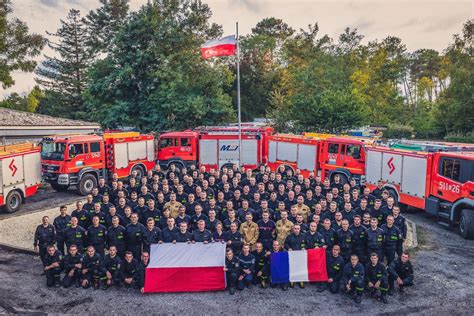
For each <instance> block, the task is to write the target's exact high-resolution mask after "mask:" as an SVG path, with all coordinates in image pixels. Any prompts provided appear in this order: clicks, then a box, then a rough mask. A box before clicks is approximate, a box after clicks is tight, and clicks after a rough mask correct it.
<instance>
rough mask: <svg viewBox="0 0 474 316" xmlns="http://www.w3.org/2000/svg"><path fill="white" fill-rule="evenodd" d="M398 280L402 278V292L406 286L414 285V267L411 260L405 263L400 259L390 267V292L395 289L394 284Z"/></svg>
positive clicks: (394, 261)
mask: <svg viewBox="0 0 474 316" xmlns="http://www.w3.org/2000/svg"><path fill="white" fill-rule="evenodd" d="M397 278H400V279H402V281H403V285H401V286H400V289H401V290H402V289H403V287H405V286H412V285H413V279H414V276H413V266H412V264H411V262H410V260H408V261H407V262H406V263H403V262H402V260H401V259H400V258H397V259H395V260H393V261H392V263H390V265H389V266H388V283H389V287H390V290H393V289H394V283H395V281H396V280H397Z"/></svg>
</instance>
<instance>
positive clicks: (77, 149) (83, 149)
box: [66, 143, 89, 173]
mask: <svg viewBox="0 0 474 316" xmlns="http://www.w3.org/2000/svg"><path fill="white" fill-rule="evenodd" d="M87 154H89V146H87V144H85V146H84V144H83V143H72V144H69V145H68V159H66V163H67V164H66V168H67V172H68V173H69V172H77V171H79V170H80V169H82V167H84V166H85V165H86V164H87V158H86V155H87Z"/></svg>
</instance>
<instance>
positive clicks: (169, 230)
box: [160, 217, 178, 243]
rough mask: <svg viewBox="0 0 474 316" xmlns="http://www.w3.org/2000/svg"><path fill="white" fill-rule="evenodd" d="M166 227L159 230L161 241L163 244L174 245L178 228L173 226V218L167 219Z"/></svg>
mask: <svg viewBox="0 0 474 316" xmlns="http://www.w3.org/2000/svg"><path fill="white" fill-rule="evenodd" d="M166 222H167V226H166V227H165V228H163V229H162V230H161V240H160V241H162V242H165V243H172V242H174V243H176V234H177V233H178V228H177V227H176V226H175V224H174V222H175V221H174V218H173V217H170V218H168V220H167V221H166Z"/></svg>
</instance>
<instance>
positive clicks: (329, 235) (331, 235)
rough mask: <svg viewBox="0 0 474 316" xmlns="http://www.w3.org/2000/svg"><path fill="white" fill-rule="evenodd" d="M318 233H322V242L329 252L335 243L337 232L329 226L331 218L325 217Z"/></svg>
mask: <svg viewBox="0 0 474 316" xmlns="http://www.w3.org/2000/svg"><path fill="white" fill-rule="evenodd" d="M319 233H320V234H321V235H323V237H324V242H325V243H326V246H327V248H326V250H327V251H328V253H331V250H332V247H333V246H334V245H335V244H336V241H337V234H336V231H335V230H334V229H332V228H331V220H330V219H329V218H326V219H325V220H324V222H323V228H322V229H320V230H319Z"/></svg>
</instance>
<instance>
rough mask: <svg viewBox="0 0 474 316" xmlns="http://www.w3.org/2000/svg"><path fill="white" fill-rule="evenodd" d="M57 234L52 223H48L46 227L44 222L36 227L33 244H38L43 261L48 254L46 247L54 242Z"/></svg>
mask: <svg viewBox="0 0 474 316" xmlns="http://www.w3.org/2000/svg"><path fill="white" fill-rule="evenodd" d="M55 236H56V234H55V231H54V226H53V225H51V224H48V226H46V227H44V226H43V224H41V225H38V226H37V227H36V231H35V239H34V242H33V246H34V247H36V246H38V250H39V256H40V259H41V261H42V262H43V263H44V256H45V255H46V247H48V245H51V244H54V240H55Z"/></svg>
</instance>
